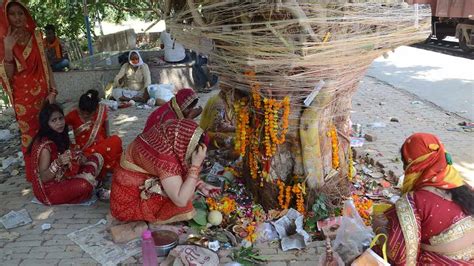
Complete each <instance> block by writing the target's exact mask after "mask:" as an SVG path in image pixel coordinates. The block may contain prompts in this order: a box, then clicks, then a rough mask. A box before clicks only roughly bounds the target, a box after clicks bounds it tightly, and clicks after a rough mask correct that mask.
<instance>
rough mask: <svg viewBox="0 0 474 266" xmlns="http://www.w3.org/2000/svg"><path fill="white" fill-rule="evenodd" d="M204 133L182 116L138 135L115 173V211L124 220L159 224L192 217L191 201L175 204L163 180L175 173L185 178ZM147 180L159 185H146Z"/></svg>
mask: <svg viewBox="0 0 474 266" xmlns="http://www.w3.org/2000/svg"><path fill="white" fill-rule="evenodd" d="M202 134H203V130H202V129H201V128H199V127H198V125H197V124H196V123H195V122H194V121H192V120H189V119H182V120H170V121H168V122H166V123H165V124H163V125H161V126H160V127H156V126H154V127H152V128H151V129H150V130H148V131H146V132H145V133H142V134H140V135H138V137H137V138H136V139H135V140H134V141H133V142H132V143H131V144H130V145H129V146H128V147H127V150H126V151H125V153H124V154H123V155H122V159H121V161H120V166H119V167H118V169H117V170H116V171H115V172H114V175H113V177H112V191H111V198H110V209H111V213H112V215H113V216H114V217H115V218H117V219H118V220H121V221H137V220H144V221H148V222H154V223H159V224H164V223H171V222H177V221H184V220H189V219H191V218H192V217H193V216H194V214H195V210H194V208H193V205H192V202H191V201H189V202H188V203H187V205H186V206H185V207H178V206H176V205H175V204H174V203H173V202H172V201H171V199H170V198H168V197H167V196H166V194H165V193H164V191H163V189H162V188H161V187H160V182H161V181H162V180H164V179H166V178H168V177H172V176H180V177H181V178H182V179H183V182H184V181H185V180H186V177H187V171H188V165H189V160H190V158H191V154H192V152H193V151H194V150H195V148H196V147H197V145H198V143H199V139H200V138H201V136H202ZM148 183H155V184H156V186H153V188H150V187H147V184H148ZM145 189H146V190H147V191H145ZM151 191H153V192H154V193H149V192H151Z"/></svg>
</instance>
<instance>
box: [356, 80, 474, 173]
mask: <svg viewBox="0 0 474 266" xmlns="http://www.w3.org/2000/svg"><path fill="white" fill-rule="evenodd" d="M352 104H353V113H352V116H351V117H352V122H353V123H358V124H361V125H362V131H363V133H368V134H370V135H374V136H375V137H376V140H375V141H374V142H365V145H364V146H363V147H362V148H359V149H357V151H358V152H359V154H361V155H364V154H369V155H370V157H371V158H373V159H374V160H375V161H376V162H378V163H379V165H381V166H384V167H385V170H386V171H387V172H390V171H392V172H393V173H394V175H395V176H397V177H398V176H400V175H401V174H402V173H403V169H402V165H401V163H400V161H399V160H397V158H400V147H401V145H402V144H403V142H404V141H405V139H406V138H407V137H408V136H410V135H411V134H413V133H415V132H427V133H432V134H435V135H437V136H438V137H439V138H440V139H441V141H442V142H443V143H444V144H445V147H446V150H447V151H449V152H450V153H451V154H452V156H453V161H454V165H455V166H456V168H457V169H458V170H459V171H460V172H461V173H462V174H463V176H464V177H466V178H468V177H470V178H473V177H474V132H473V131H470V132H465V131H463V130H462V129H461V127H460V126H459V125H458V123H460V122H463V121H466V120H465V119H464V118H461V117H459V116H457V115H456V114H452V113H449V112H446V111H444V110H442V109H441V108H439V107H437V106H436V105H434V104H432V103H430V102H428V101H423V100H421V99H419V98H418V97H417V96H415V95H414V94H411V93H409V92H406V91H403V90H399V89H396V88H394V87H392V86H390V85H388V84H386V83H383V82H381V81H379V80H377V79H374V78H370V77H366V78H365V79H364V80H363V82H362V84H361V86H360V88H359V90H358V91H357V93H356V95H355V97H354V98H353V100H352ZM391 118H396V119H398V121H399V122H390V119H391ZM374 122H380V123H384V124H385V125H386V127H384V128H369V127H367V125H368V124H370V123H374Z"/></svg>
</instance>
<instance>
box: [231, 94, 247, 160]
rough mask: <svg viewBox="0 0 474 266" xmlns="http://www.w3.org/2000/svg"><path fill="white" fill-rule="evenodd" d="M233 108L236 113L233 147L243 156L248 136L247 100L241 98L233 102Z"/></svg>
mask: <svg viewBox="0 0 474 266" xmlns="http://www.w3.org/2000/svg"><path fill="white" fill-rule="evenodd" d="M234 110H235V113H236V114H238V115H237V121H236V124H237V126H236V128H237V130H236V138H235V149H236V151H238V152H240V155H241V156H245V150H246V148H247V145H248V140H249V136H250V133H251V132H250V127H249V123H250V114H249V109H248V106H247V100H246V99H245V98H244V99H241V100H240V101H238V102H236V103H235V104H234Z"/></svg>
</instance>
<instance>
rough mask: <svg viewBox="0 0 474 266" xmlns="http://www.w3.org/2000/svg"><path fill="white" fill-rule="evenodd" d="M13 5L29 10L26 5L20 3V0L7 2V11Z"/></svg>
mask: <svg viewBox="0 0 474 266" xmlns="http://www.w3.org/2000/svg"><path fill="white" fill-rule="evenodd" d="M13 6H19V7H21V9H23V11H25V12H27V10H25V7H24V6H23V5H22V4H20V3H18V1H11V2H10V3H8V4H7V12H8V11H9V10H10V8H12V7H13Z"/></svg>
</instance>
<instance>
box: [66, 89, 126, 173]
mask: <svg viewBox="0 0 474 266" xmlns="http://www.w3.org/2000/svg"><path fill="white" fill-rule="evenodd" d="M99 102H100V99H99V92H98V91H96V90H88V91H87V92H86V93H84V94H83V95H82V96H81V98H80V99H79V108H78V109H74V110H72V111H71V112H69V113H68V114H67V116H66V123H67V124H68V125H69V126H71V127H72V129H73V130H74V139H75V140H76V145H77V148H78V149H80V150H82V151H84V153H85V154H86V155H90V154H93V153H95V152H97V153H100V154H101V155H102V157H103V158H104V168H103V169H102V173H101V176H103V175H104V174H105V173H106V171H112V170H113V169H114V168H115V167H116V166H117V165H118V164H119V162H120V155H121V154H122V140H121V139H120V137H119V136H117V135H112V136H110V134H109V120H108V118H107V107H106V106H105V105H103V104H100V103H99Z"/></svg>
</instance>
